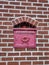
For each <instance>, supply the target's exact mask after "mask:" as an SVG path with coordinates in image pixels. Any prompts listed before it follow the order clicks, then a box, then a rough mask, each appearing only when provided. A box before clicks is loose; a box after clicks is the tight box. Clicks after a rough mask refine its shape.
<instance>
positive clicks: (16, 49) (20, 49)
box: [15, 48, 25, 51]
mask: <svg viewBox="0 0 49 65" xmlns="http://www.w3.org/2000/svg"><path fill="white" fill-rule="evenodd" d="M15 51H25V48H23V49H22V48H15Z"/></svg>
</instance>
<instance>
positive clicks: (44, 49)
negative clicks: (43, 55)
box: [39, 48, 49, 51]
mask: <svg viewBox="0 0 49 65" xmlns="http://www.w3.org/2000/svg"><path fill="white" fill-rule="evenodd" d="M39 51H49V48H39Z"/></svg>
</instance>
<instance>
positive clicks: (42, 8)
mask: <svg viewBox="0 0 49 65" xmlns="http://www.w3.org/2000/svg"><path fill="white" fill-rule="evenodd" d="M38 10H47V8H44V7H38Z"/></svg>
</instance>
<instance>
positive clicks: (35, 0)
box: [28, 0, 37, 2]
mask: <svg viewBox="0 0 49 65" xmlns="http://www.w3.org/2000/svg"><path fill="white" fill-rule="evenodd" d="M28 1H29V2H37V0H28Z"/></svg>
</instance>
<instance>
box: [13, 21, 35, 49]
mask: <svg viewBox="0 0 49 65" xmlns="http://www.w3.org/2000/svg"><path fill="white" fill-rule="evenodd" d="M13 31H14V47H16V48H34V47H36V27H35V26H33V25H32V24H30V23H28V22H22V23H19V24H17V25H15V26H14V29H13Z"/></svg>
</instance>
